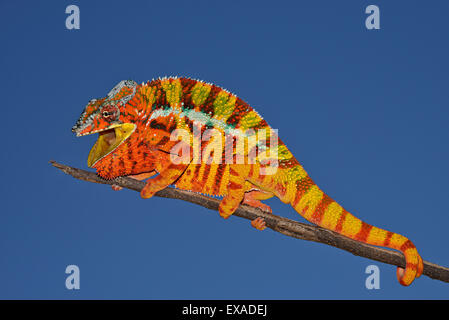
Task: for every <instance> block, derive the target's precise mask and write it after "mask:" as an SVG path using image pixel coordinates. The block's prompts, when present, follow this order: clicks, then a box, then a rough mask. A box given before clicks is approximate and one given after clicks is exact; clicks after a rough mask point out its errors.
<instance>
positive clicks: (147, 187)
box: [140, 184, 157, 199]
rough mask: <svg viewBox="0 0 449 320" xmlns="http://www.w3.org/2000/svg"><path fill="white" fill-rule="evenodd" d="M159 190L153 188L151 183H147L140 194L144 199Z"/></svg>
mask: <svg viewBox="0 0 449 320" xmlns="http://www.w3.org/2000/svg"><path fill="white" fill-rule="evenodd" d="M156 192H157V190H152V188H151V185H150V184H146V185H145V187H144V188H143V189H142V191H140V196H141V197H142V198H144V199H149V198H151V197H152V196H154V194H155V193H156Z"/></svg>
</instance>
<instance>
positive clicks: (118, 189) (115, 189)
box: [111, 184, 123, 191]
mask: <svg viewBox="0 0 449 320" xmlns="http://www.w3.org/2000/svg"><path fill="white" fill-rule="evenodd" d="M111 188H112V190H114V191H120V190H122V189H123V187H120V186H118V185H116V184H111Z"/></svg>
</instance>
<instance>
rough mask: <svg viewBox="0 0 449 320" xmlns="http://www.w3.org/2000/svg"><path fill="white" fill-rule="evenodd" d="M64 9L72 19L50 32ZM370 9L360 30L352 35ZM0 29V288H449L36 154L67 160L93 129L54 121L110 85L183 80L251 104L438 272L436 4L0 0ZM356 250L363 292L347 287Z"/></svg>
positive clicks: (440, 4)
mask: <svg viewBox="0 0 449 320" xmlns="http://www.w3.org/2000/svg"><path fill="white" fill-rule="evenodd" d="M70 4H76V5H78V6H79V8H80V10H81V29H80V30H67V29H66V28H65V19H66V16H67V15H66V14H65V8H66V6H68V5H70ZM370 4H376V5H378V6H379V8H380V12H381V16H380V19H381V20H380V26H381V29H380V30H367V29H366V28H365V18H366V17H367V15H366V14H365V8H366V7H367V6H368V5H370ZM0 30H1V31H0V43H1V51H0V57H1V59H0V65H1V68H0V70H1V75H0V88H1V92H2V94H1V96H2V102H1V108H2V117H3V123H2V133H3V135H2V144H3V147H2V152H1V160H0V161H1V166H0V172H1V177H2V184H1V186H0V188H1V193H0V194H1V200H2V201H1V202H2V206H1V214H0V246H1V255H0V298H32V299H45V298H58V299H81V298H84V299H91V298H101V299H103V298H113V299H122V298H123V299H130V298H135V299H253V298H254V299H350V298H352V299H428V298H438V299H441V298H444V299H447V298H449V284H446V283H442V282H439V281H435V280H431V279H429V278H427V277H422V278H420V279H418V280H417V281H415V283H413V285H412V286H411V287H408V288H404V287H402V286H400V285H399V284H398V282H397V280H396V276H395V267H393V266H390V265H385V264H382V263H377V262H373V261H370V260H368V259H364V258H360V257H356V256H353V255H351V254H350V253H347V252H345V251H341V250H339V249H336V248H333V247H329V246H325V245H322V244H316V243H311V242H307V241H301V240H295V239H292V238H288V237H285V236H282V235H280V234H278V233H276V232H273V231H271V230H266V231H264V232H259V231H256V230H255V229H253V228H251V227H250V225H249V222H248V221H247V220H243V219H240V218H237V217H234V218H230V219H228V220H227V221H224V220H223V219H222V218H220V217H219V215H218V213H216V212H213V211H209V210H207V209H204V208H202V207H198V206H195V205H193V204H188V203H185V202H182V201H175V200H167V199H160V198H154V199H149V200H143V199H141V198H140V197H139V195H138V194H137V193H136V192H133V191H128V190H125V191H120V192H113V191H112V190H111V189H110V187H108V186H102V185H97V184H91V183H86V182H81V181H78V180H75V179H72V178H71V177H69V176H67V175H64V174H62V173H61V172H59V171H58V170H56V169H54V168H52V167H51V166H50V165H49V164H48V161H49V160H50V159H54V160H57V161H60V162H63V163H66V164H69V165H73V166H76V167H80V168H84V169H86V168H87V165H86V160H87V155H88V152H89V150H90V148H91V146H92V144H93V143H94V141H95V139H96V137H94V136H89V137H84V138H76V137H75V136H74V134H73V133H72V132H71V131H70V129H71V127H72V125H73V124H74V123H75V121H76V120H77V118H78V116H79V115H80V113H81V111H82V109H83V108H84V106H85V105H86V103H87V102H88V101H89V100H90V99H91V98H94V97H99V96H104V95H105V94H106V93H107V92H108V91H109V90H110V89H111V88H112V87H113V86H114V85H115V84H116V83H118V82H119V81H120V80H122V79H134V80H136V81H137V82H141V81H146V80H151V79H152V78H156V77H159V76H165V75H180V76H190V77H194V78H200V79H203V80H205V81H208V82H214V83H216V84H218V85H221V86H222V87H224V88H227V89H228V90H230V91H232V92H233V93H236V94H237V95H239V96H240V97H242V98H243V99H244V100H245V101H247V102H248V103H250V104H251V105H252V106H254V107H255V108H256V110H257V111H258V112H259V113H260V114H261V115H262V116H263V117H264V118H265V119H266V120H267V121H268V123H269V124H270V125H271V126H272V127H273V128H276V129H278V130H279V135H280V137H281V139H282V140H283V141H284V142H285V143H286V144H287V146H288V147H289V149H290V150H291V151H292V153H293V154H294V155H295V156H296V157H297V159H298V160H299V161H300V162H301V163H302V164H303V165H304V167H305V168H306V170H307V171H308V172H309V173H310V175H311V176H312V178H313V179H314V180H315V181H316V182H317V183H318V184H319V185H320V186H321V188H322V189H323V190H325V191H326V192H327V193H328V194H329V195H330V196H332V197H333V198H334V199H336V200H337V201H339V202H340V203H341V204H342V205H343V206H344V207H345V208H347V209H348V210H349V211H351V212H353V213H354V214H356V215H357V216H358V217H360V218H362V219H363V220H365V221H366V222H368V223H371V224H374V225H376V226H379V227H383V228H386V229H388V230H391V231H394V232H398V233H401V234H404V235H406V236H408V237H409V238H410V239H411V240H412V241H413V242H414V243H415V244H416V246H417V247H418V249H419V251H420V253H421V255H422V256H423V258H424V259H425V260H428V261H431V262H434V263H438V264H441V265H445V266H449V250H448V249H449V240H448V237H447V230H448V228H449V212H448V205H447V204H448V196H449V166H448V163H449V148H448V142H449V129H448V119H449V104H448V101H449V88H448V85H449V79H448V75H449V60H448V57H449V41H448V40H449V37H448V31H449V2H448V1H432V2H431V3H428V2H426V1H423V0H421V1H410V0H408V1H380V0H376V1H275V2H273V1H261V0H258V1H226V2H223V1H197V0H195V1H168V2H164V1H27V2H24V1H1V2H0ZM269 204H270V205H272V208H273V211H274V212H275V213H277V214H281V215H284V216H286V217H288V218H292V219H297V220H299V221H303V222H304V220H303V219H302V218H301V217H300V216H299V215H298V214H296V213H295V212H294V210H293V209H292V208H291V207H289V206H287V205H285V204H283V203H281V202H280V201H279V200H277V199H274V200H270V201H269ZM373 263H374V264H376V265H378V266H379V268H380V272H381V282H380V285H381V289H380V290H367V289H366V288H365V278H366V276H367V275H366V274H365V273H364V271H365V268H366V267H367V266H368V265H370V264H373ZM70 264H75V265H78V266H79V268H80V270H81V289H80V290H77V291H69V290H67V289H66V288H65V278H66V276H67V275H66V274H65V268H66V266H67V265H70Z"/></svg>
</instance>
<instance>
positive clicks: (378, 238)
mask: <svg viewBox="0 0 449 320" xmlns="http://www.w3.org/2000/svg"><path fill="white" fill-rule="evenodd" d="M290 203H291V205H292V206H293V208H294V209H295V210H296V211H297V212H298V213H299V214H301V215H302V216H303V217H304V218H306V219H307V220H309V221H311V222H313V223H315V224H317V225H319V226H321V227H323V228H326V229H330V230H333V231H336V232H338V233H340V234H342V235H344V236H346V237H348V238H351V239H354V240H357V241H361V242H365V243H368V244H372V245H376V246H383V247H389V248H392V249H396V250H399V251H401V252H402V253H403V254H404V256H405V260H406V268H405V270H404V269H403V268H400V267H398V270H397V277H398V280H399V282H400V283H401V284H402V285H404V286H408V285H410V284H411V283H412V282H413V280H414V279H415V278H417V277H419V276H420V275H421V274H422V271H423V262H422V259H421V257H420V255H419V254H418V251H417V250H416V247H415V246H414V245H413V243H412V242H411V241H410V240H409V239H407V238H406V237H404V236H402V235H400V234H397V233H393V232H390V231H386V230H382V229H380V228H377V227H374V226H372V225H369V224H367V223H365V222H363V221H361V220H360V219H358V218H356V217H355V216H353V215H352V214H350V213H349V212H347V211H346V210H345V209H344V208H343V207H341V206H340V205H339V204H338V203H337V202H335V201H334V200H332V199H331V198H330V197H329V196H328V195H326V194H325V193H324V192H323V191H321V190H320V189H319V188H318V186H317V185H316V184H315V183H314V182H313V181H312V179H310V178H309V177H308V176H307V177H303V179H300V180H298V181H296V194H295V196H294V197H291V200H290Z"/></svg>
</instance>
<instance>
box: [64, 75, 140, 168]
mask: <svg viewBox="0 0 449 320" xmlns="http://www.w3.org/2000/svg"><path fill="white" fill-rule="evenodd" d="M136 88H137V83H135V82H134V81H132V80H123V81H121V82H120V83H119V84H117V85H116V86H115V87H114V88H113V89H112V90H111V91H110V92H109V93H108V95H107V96H106V97H105V98H101V99H93V100H91V101H90V102H89V103H88V104H87V106H86V108H85V110H84V111H83V113H82V114H81V116H80V118H79V119H78V121H77V122H76V124H75V125H74V126H73V127H72V132H74V133H76V135H77V136H78V137H79V136H85V135H88V134H92V133H98V134H99V136H98V140H97V142H96V143H95V145H94V146H93V147H92V149H91V150H90V153H89V157H88V159H87V165H88V166H89V167H92V166H93V165H95V163H96V162H98V161H99V160H100V159H102V158H103V157H105V156H106V155H108V154H109V153H111V152H112V151H114V150H115V149H116V148H117V147H118V146H119V145H120V144H122V143H123V142H124V141H125V140H126V139H128V138H129V136H130V135H131V134H132V133H133V132H134V130H135V128H136V125H135V124H133V123H131V122H129V119H127V118H128V117H127V113H126V107H127V103H128V102H129V101H130V100H131V99H132V98H133V97H134V95H135V94H136Z"/></svg>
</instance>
